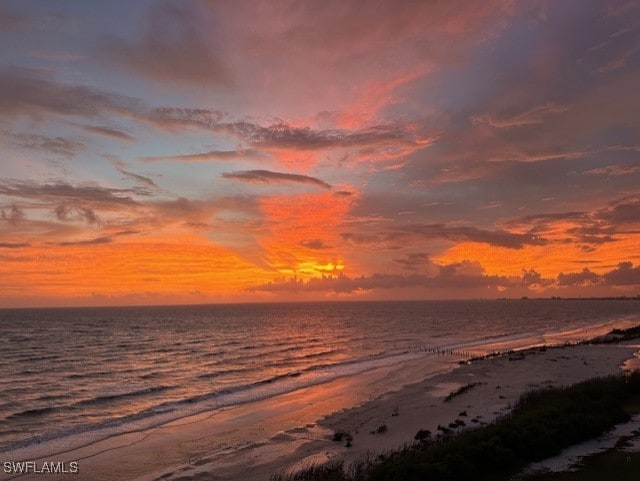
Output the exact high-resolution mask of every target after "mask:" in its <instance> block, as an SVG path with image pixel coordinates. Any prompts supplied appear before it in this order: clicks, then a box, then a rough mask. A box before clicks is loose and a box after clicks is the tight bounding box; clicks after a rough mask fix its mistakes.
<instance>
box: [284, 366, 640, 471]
mask: <svg viewBox="0 0 640 481" xmlns="http://www.w3.org/2000/svg"><path fill="white" fill-rule="evenodd" d="M639 406H640V372H634V373H633V374H630V375H626V376H625V375H621V376H611V377H607V378H599V379H592V380H589V381H585V382H582V383H579V384H575V385H573V386H570V387H567V388H552V389H545V390H540V391H534V392H531V393H528V394H525V395H524V396H523V397H522V398H521V399H520V400H519V402H518V403H517V405H516V406H515V408H514V409H513V411H512V412H511V413H510V414H509V415H507V416H505V417H503V418H501V419H499V420H497V421H496V422H494V423H492V424H489V425H487V426H484V427H481V428H477V429H466V430H463V431H462V432H460V433H459V434H457V435H455V436H453V435H451V434H448V432H449V433H450V432H451V430H448V431H447V428H444V429H443V430H442V431H443V433H445V434H442V435H439V436H437V437H436V438H434V439H433V438H430V437H429V436H428V435H427V434H426V431H424V430H420V431H418V433H417V434H416V439H418V440H420V442H416V443H414V444H413V445H411V446H408V447H406V448H405V449H403V450H401V451H397V452H393V453H390V454H387V455H386V456H379V457H378V458H375V459H368V460H365V461H362V462H360V463H357V464H356V465H354V466H351V467H349V468H348V469H344V466H343V465H342V464H341V463H334V464H330V465H325V466H320V467H313V468H309V469H307V470H305V471H301V472H298V473H295V474H291V475H280V474H279V475H274V476H273V477H272V481H293V480H309V481H365V480H396V481H418V480H419V481H428V480H448V479H452V480H453V479H455V480H480V481H482V480H496V479H507V478H508V477H509V476H511V475H513V474H516V473H518V472H520V471H521V470H522V468H523V467H525V466H526V465H527V464H529V463H531V462H535V461H540V460H542V459H545V458H548V457H550V456H555V455H557V454H559V453H560V452H561V450H562V449H564V448H566V447H568V446H570V445H573V444H576V443H578V442H581V441H584V440H587V439H591V438H594V437H597V436H599V435H601V434H603V433H604V432H606V431H607V430H609V429H610V428H612V427H613V426H614V425H615V424H617V423H620V422H624V421H627V420H628V419H629V418H630V411H631V410H635V411H637V410H639ZM632 408H633V409H632Z"/></svg>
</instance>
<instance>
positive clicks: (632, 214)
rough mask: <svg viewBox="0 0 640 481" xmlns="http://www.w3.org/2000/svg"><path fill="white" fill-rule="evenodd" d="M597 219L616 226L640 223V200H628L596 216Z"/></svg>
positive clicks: (617, 203)
mask: <svg viewBox="0 0 640 481" xmlns="http://www.w3.org/2000/svg"><path fill="white" fill-rule="evenodd" d="M595 217H596V218H597V219H600V220H603V221H606V222H609V223H611V224H614V225H621V224H637V223H640V199H638V198H627V199H621V200H619V201H617V202H615V203H614V204H613V205H612V206H611V207H609V208H606V209H603V210H601V211H599V212H597V213H596V214H595Z"/></svg>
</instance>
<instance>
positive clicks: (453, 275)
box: [251, 261, 520, 293]
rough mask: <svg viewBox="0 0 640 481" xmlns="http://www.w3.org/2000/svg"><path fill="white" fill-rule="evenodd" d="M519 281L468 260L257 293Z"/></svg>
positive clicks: (285, 284)
mask: <svg viewBox="0 0 640 481" xmlns="http://www.w3.org/2000/svg"><path fill="white" fill-rule="evenodd" d="M519 284H520V279H519V278H508V277H502V276H488V275H486V274H485V273H484V271H483V270H482V268H481V267H480V266H479V265H478V264H476V263H473V262H469V261H464V262H460V263H455V264H447V265H443V266H439V269H438V272H437V274H436V275H434V276H427V275H423V274H409V275H402V274H380V273H375V274H372V275H370V276H360V277H348V276H346V275H344V274H340V275H338V276H332V277H322V278H313V279H309V280H308V281H303V280H301V279H297V278H292V279H289V280H286V281H282V282H270V283H268V284H263V285H261V286H255V287H253V288H252V289H251V290H253V291H266V292H315V291H327V292H337V293H353V292H358V291H370V290H374V289H400V288H412V287H419V288H429V289H478V288H479V289H492V288H497V287H498V286H501V287H502V286H505V287H512V286H514V285H519Z"/></svg>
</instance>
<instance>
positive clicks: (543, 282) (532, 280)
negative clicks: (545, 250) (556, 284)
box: [521, 269, 553, 287]
mask: <svg viewBox="0 0 640 481" xmlns="http://www.w3.org/2000/svg"><path fill="white" fill-rule="evenodd" d="M521 279H522V281H521V284H522V285H523V286H525V287H532V286H537V287H546V286H549V285H551V284H553V280H552V279H545V278H543V277H542V275H541V274H540V273H539V272H537V271H536V270H535V269H529V270H523V271H522V277H521Z"/></svg>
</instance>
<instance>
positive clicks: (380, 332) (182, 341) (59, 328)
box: [0, 300, 640, 453]
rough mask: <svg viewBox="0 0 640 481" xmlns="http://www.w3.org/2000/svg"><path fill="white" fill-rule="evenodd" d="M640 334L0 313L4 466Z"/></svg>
mask: <svg viewBox="0 0 640 481" xmlns="http://www.w3.org/2000/svg"><path fill="white" fill-rule="evenodd" d="M637 322H640V302H638V301H624V300H608V301H601V300H575V301H572V300H519V301H447V302H444V301H443V302H435V301H433V302H379V303H376V302H353V303H303V304H244V305H214V306H176V307H131V308H90V309H89V308H86V309H20V310H18V309H13V310H11V309H5V310H0V334H1V335H0V453H9V452H19V451H20V450H25V449H27V450H28V449H30V448H34V447H38V446H43V445H45V446H55V447H56V449H58V450H62V449H66V448H69V447H76V446H78V445H82V444H86V443H89V442H92V441H95V440H98V439H102V438H106V437H108V436H112V435H114V434H118V433H124V432H131V431H137V430H141V429H146V428H149V427H152V426H157V425H160V424H163V423H166V422H169V421H172V420H175V419H179V418H182V417H185V416H188V415H191V414H196V413H199V412H205V411H208V410H214V409H218V408H222V407H227V406H233V405H236V404H240V403H246V402H249V401H252V400H256V399H263V398H267V397H270V396H275V395H278V394H281V393H284V392H291V391H295V390H296V389H300V388H302V387H305V386H310V385H313V384H318V383H321V382H325V381H330V380H332V379H335V378H336V377H339V376H344V375H354V374H358V373H360V372H363V371H366V370H369V369H372V368H375V367H381V366H385V365H391V364H394V363H398V362H401V361H403V360H406V359H411V358H416V357H421V356H433V357H434V359H438V356H443V359H444V358H445V357H447V358H448V359H449V362H450V360H451V359H450V358H451V356H453V357H456V358H460V359H464V358H465V357H470V356H474V355H479V354H484V353H487V352H491V351H494V350H506V349H510V348H520V347H525V346H529V345H536V344H544V343H547V344H553V343H563V342H566V341H576V340H580V339H586V338H588V337H591V336H592V335H594V334H598V333H602V332H606V331H608V330H609V329H611V328H613V327H626V326H629V325H633V324H635V323H637ZM443 353H444V354H443ZM443 362H444V361H443ZM48 449H52V448H48Z"/></svg>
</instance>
